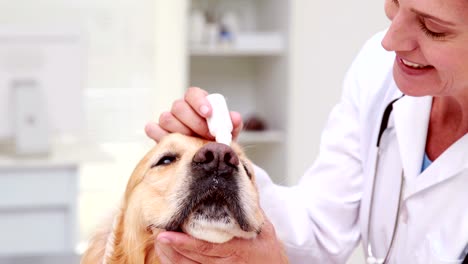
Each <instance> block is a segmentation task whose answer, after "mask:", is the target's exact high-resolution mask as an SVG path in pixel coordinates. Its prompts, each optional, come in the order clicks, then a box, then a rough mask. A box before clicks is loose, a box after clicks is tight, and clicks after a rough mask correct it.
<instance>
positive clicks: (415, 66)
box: [401, 59, 427, 69]
mask: <svg viewBox="0 0 468 264" xmlns="http://www.w3.org/2000/svg"><path fill="white" fill-rule="evenodd" d="M401 62H403V64H404V65H406V66H408V67H411V68H416V69H421V68H425V67H427V65H422V64H417V63H414V62H410V61H407V60H404V59H401Z"/></svg>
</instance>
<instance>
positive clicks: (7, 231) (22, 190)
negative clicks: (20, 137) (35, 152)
mask: <svg viewBox="0 0 468 264" xmlns="http://www.w3.org/2000/svg"><path fill="white" fill-rule="evenodd" d="M77 191H78V166H77V165H76V164H75V165H72V164H70V165H51V166H48V165H46V166H44V165H31V166H24V165H22V166H16V165H4V164H2V166H1V167H0V194H1V195H0V197H1V199H0V234H1V235H0V257H1V256H18V255H50V254H63V253H66V254H70V253H72V252H73V250H74V247H75V243H76V219H77V213H76V202H77Z"/></svg>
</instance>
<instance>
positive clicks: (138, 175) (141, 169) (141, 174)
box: [124, 146, 157, 202]
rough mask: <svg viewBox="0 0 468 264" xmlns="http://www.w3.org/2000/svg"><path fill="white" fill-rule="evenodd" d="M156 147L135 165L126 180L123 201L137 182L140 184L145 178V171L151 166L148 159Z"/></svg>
mask: <svg viewBox="0 0 468 264" xmlns="http://www.w3.org/2000/svg"><path fill="white" fill-rule="evenodd" d="M156 148H157V146H156V147H153V149H152V150H151V151H150V152H149V153H148V154H146V155H145V157H143V159H142V160H141V161H140V162H139V163H138V164H137V166H136V167H135V169H134V170H133V172H132V175H131V176H130V179H129V180H128V183H127V188H126V189H125V197H124V202H126V201H128V200H129V198H130V195H131V194H132V192H133V190H134V189H135V187H136V186H138V184H140V183H141V182H142V181H143V179H144V178H145V175H146V172H147V171H148V169H149V168H150V167H151V165H150V164H149V163H150V162H151V160H150V159H151V157H152V156H153V154H154V152H155V151H156Z"/></svg>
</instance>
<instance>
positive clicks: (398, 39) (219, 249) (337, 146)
mask: <svg viewBox="0 0 468 264" xmlns="http://www.w3.org/2000/svg"><path fill="white" fill-rule="evenodd" d="M385 11H386V14H387V16H388V17H389V18H390V19H391V20H392V23H391V26H390V27H389V28H388V29H387V30H386V31H385V32H382V33H379V34H377V35H375V36H374V37H373V38H372V39H370V40H369V41H368V42H367V43H366V44H365V45H364V47H363V48H362V50H361V52H360V53H359V55H358V56H357V57H356V59H355V61H354V62H353V64H352V66H351V68H350V69H349V71H348V73H347V76H346V78H345V81H344V87H343V95H342V98H341V100H340V102H339V103H338V105H336V107H335V108H334V109H333V111H332V112H331V114H330V117H329V120H328V123H327V125H326V128H325V130H324V131H323V137H322V141H321V151H320V155H319V157H318V159H317V160H316V161H315V163H314V164H313V165H312V166H311V167H310V169H309V170H308V171H307V172H306V173H305V175H304V176H303V178H302V179H301V181H300V182H299V184H298V185H297V186H294V187H290V188H286V187H279V186H276V185H274V184H273V183H272V182H271V181H270V180H269V178H268V176H267V175H266V174H265V172H263V171H262V170H260V169H257V171H256V173H257V181H258V185H259V189H260V196H261V198H262V207H263V209H264V211H265V214H266V215H267V216H268V219H269V220H270V221H271V223H273V226H274V227H275V228H274V229H273V228H272V227H271V224H270V223H267V224H266V228H264V230H263V232H262V233H261V234H260V236H258V237H257V238H256V239H254V240H245V241H241V240H234V241H231V242H229V243H227V244H222V245H212V244H208V243H204V242H200V241H196V240H194V239H191V238H189V237H188V236H186V235H183V234H178V233H170V232H165V233H162V234H160V235H159V236H158V238H157V239H158V244H157V246H156V247H157V250H158V254H159V255H160V256H161V258H162V259H163V263H177V264H181V263H255V264H259V263H268V264H271V263H280V260H279V259H280V258H279V254H280V252H281V243H279V242H278V241H282V244H283V245H284V248H285V250H286V252H287V255H288V257H289V260H290V262H291V263H345V262H346V260H347V259H348V257H349V256H350V254H351V253H352V251H353V249H354V248H355V247H356V246H357V245H358V243H359V242H360V241H361V242H362V245H363V247H364V250H365V254H366V258H367V262H368V263H402V264H407V263H426V264H427V263H462V262H463V259H464V258H465V256H466V254H467V251H468V247H467V245H468V136H467V131H468V0H393V1H392V0H386V2H385ZM311 85H312V84H311ZM206 94H207V93H206V92H205V91H203V90H201V89H197V88H191V89H189V90H188V91H187V93H186V95H185V98H184V99H183V100H179V101H176V102H175V103H174V105H173V108H172V109H171V111H170V112H167V113H164V114H162V115H161V116H160V119H159V124H156V123H151V124H148V126H147V127H146V132H147V134H148V135H149V136H150V137H151V138H153V139H155V140H156V141H158V140H159V139H160V138H161V137H162V136H164V135H165V134H166V133H169V132H175V131H177V132H182V133H185V134H192V135H197V136H200V137H205V138H211V137H210V136H209V133H208V130H207V126H206V123H205V122H204V118H205V117H207V116H210V114H211V106H210V105H209V103H208V102H207V100H206V98H205V96H206ZM231 119H232V122H233V125H234V127H235V128H236V129H235V131H234V133H233V134H234V136H237V135H238V133H239V131H240V129H241V127H242V125H241V123H242V121H241V118H240V116H239V114H237V113H232V115H231ZM310 122H313V120H310ZM465 263H468V262H467V261H465Z"/></svg>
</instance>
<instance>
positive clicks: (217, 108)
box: [206, 94, 233, 146]
mask: <svg viewBox="0 0 468 264" xmlns="http://www.w3.org/2000/svg"><path fill="white" fill-rule="evenodd" d="M206 98H207V99H208V101H209V102H210V104H211V108H212V109H213V112H212V114H211V117H208V118H207V119H206V120H207V123H208V128H209V130H210V134H211V135H212V136H213V137H215V138H216V142H218V143H223V144H226V145H228V146H230V145H231V141H232V134H231V133H232V129H233V127H232V121H231V116H230V115H229V110H228V107H227V104H226V100H225V99H224V96H223V95H221V94H210V95H208V96H207V97H206Z"/></svg>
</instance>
